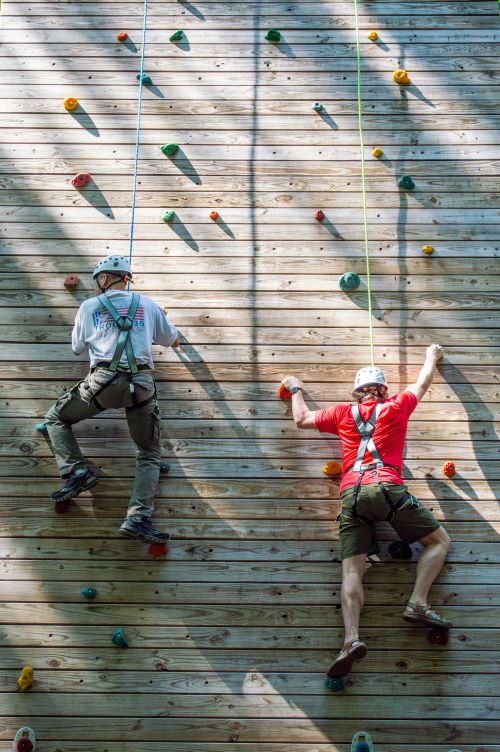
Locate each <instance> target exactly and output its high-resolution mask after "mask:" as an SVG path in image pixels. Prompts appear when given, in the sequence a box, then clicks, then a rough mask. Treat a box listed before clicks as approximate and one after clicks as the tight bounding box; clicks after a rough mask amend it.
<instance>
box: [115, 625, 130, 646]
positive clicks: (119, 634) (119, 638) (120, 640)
mask: <svg viewBox="0 0 500 752" xmlns="http://www.w3.org/2000/svg"><path fill="white" fill-rule="evenodd" d="M111 642H114V643H115V645H118V647H119V648H128V641H127V638H126V636H125V630H124V629H122V628H121V627H118V629H115V631H114V632H113V637H112V638H111Z"/></svg>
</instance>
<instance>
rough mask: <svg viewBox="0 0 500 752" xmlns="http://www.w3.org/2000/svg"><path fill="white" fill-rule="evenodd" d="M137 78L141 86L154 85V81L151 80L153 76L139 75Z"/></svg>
mask: <svg viewBox="0 0 500 752" xmlns="http://www.w3.org/2000/svg"><path fill="white" fill-rule="evenodd" d="M136 78H137V80H138V81H140V82H141V84H144V85H145V86H151V84H152V83H153V79H152V78H151V76H148V74H147V73H142V74H141V73H138V74H137V76H136Z"/></svg>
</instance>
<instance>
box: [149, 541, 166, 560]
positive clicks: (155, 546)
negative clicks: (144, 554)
mask: <svg viewBox="0 0 500 752" xmlns="http://www.w3.org/2000/svg"><path fill="white" fill-rule="evenodd" d="M148 551H149V553H150V554H151V556H152V557H153V559H159V558H160V557H161V556H166V555H167V553H168V545H167V544H166V543H151V545H150V546H149V548H148Z"/></svg>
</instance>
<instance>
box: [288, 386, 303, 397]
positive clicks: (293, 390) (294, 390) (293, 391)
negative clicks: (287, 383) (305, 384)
mask: <svg viewBox="0 0 500 752" xmlns="http://www.w3.org/2000/svg"><path fill="white" fill-rule="evenodd" d="M303 391H304V390H303V389H302V387H301V386H292V388H291V389H290V394H291V395H292V397H293V395H294V394H297V392H303Z"/></svg>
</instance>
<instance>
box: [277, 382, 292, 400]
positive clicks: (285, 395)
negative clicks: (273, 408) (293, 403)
mask: <svg viewBox="0 0 500 752" xmlns="http://www.w3.org/2000/svg"><path fill="white" fill-rule="evenodd" d="M278 397H279V398H280V399H282V400H286V399H292V393H291V391H290V390H289V389H287V388H286V386H285V385H284V384H280V385H279V387H278Z"/></svg>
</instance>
